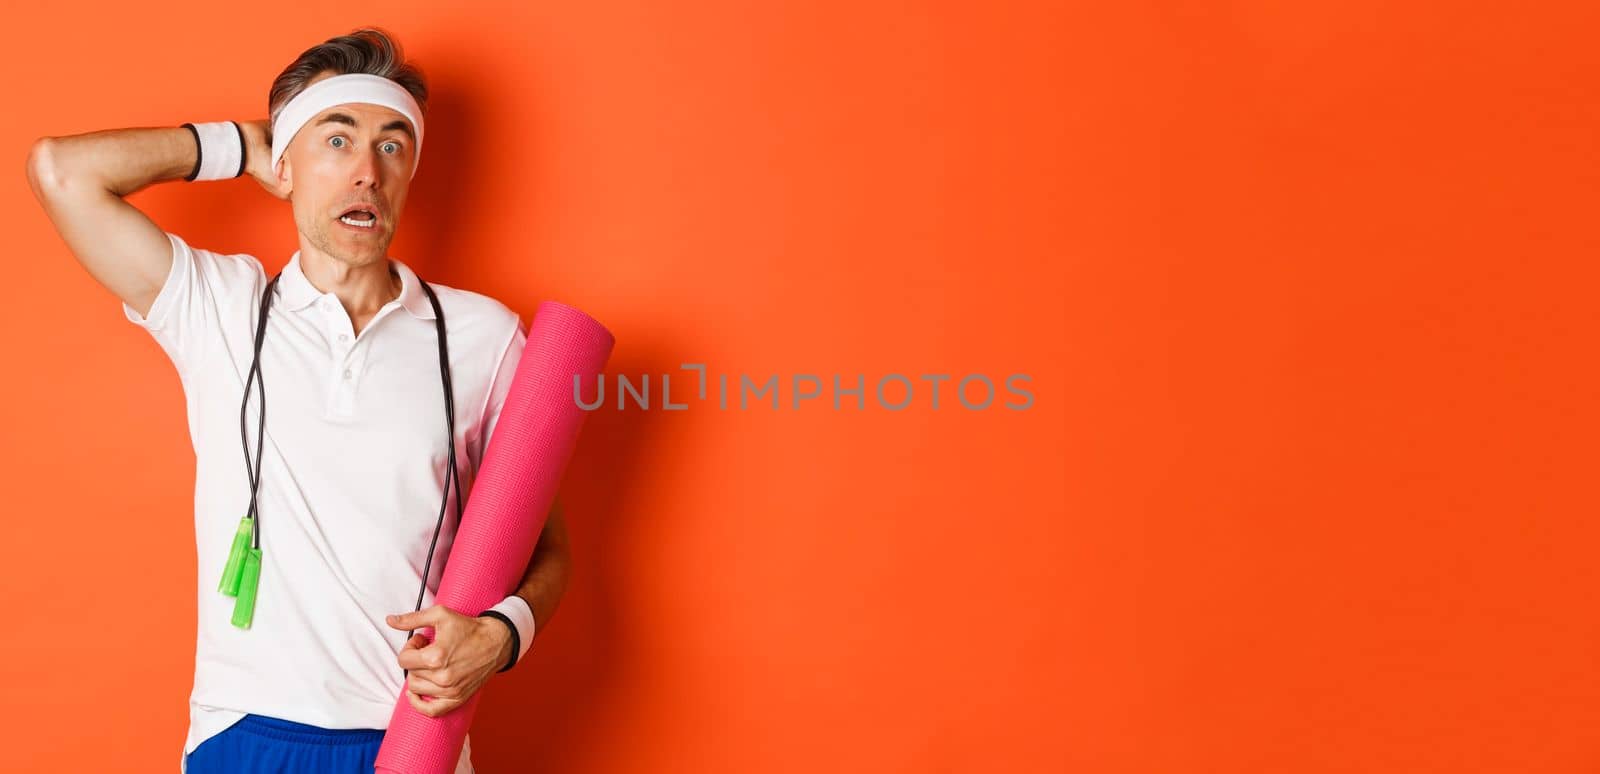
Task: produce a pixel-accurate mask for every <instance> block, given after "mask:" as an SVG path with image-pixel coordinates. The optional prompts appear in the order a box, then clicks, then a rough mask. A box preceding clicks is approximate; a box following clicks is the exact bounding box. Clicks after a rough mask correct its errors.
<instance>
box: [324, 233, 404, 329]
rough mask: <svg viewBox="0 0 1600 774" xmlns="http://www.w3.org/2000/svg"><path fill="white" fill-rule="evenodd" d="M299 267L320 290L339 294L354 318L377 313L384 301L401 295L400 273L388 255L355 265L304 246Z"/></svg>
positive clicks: (340, 299) (386, 301)
mask: <svg viewBox="0 0 1600 774" xmlns="http://www.w3.org/2000/svg"><path fill="white" fill-rule="evenodd" d="M300 271H301V273H303V274H305V276H306V280H307V281H308V282H310V283H311V286H312V287H315V288H316V289H317V290H318V291H320V292H323V293H332V294H334V295H335V296H338V298H339V303H340V304H342V305H343V306H344V308H345V311H346V313H348V314H349V315H350V316H351V317H352V318H365V317H370V316H371V315H374V314H377V313H378V310H379V309H382V308H383V305H384V304H387V303H389V302H390V301H393V300H394V299H396V298H399V297H400V290H401V287H402V285H401V282H400V274H399V272H397V271H396V270H395V269H394V267H393V266H392V265H391V263H390V261H389V260H388V259H387V258H385V259H383V260H380V261H374V262H371V263H367V264H364V265H360V266H355V265H351V264H349V263H345V262H344V261H340V260H337V259H335V258H331V257H328V256H326V255H323V254H321V253H320V252H318V251H316V250H305V249H302V250H301V251H300Z"/></svg>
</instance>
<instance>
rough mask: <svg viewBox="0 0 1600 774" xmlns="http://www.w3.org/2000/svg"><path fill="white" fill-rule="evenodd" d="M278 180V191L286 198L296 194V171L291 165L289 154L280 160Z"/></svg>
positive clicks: (285, 154)
mask: <svg viewBox="0 0 1600 774" xmlns="http://www.w3.org/2000/svg"><path fill="white" fill-rule="evenodd" d="M277 178H278V190H279V191H281V192H282V193H283V195H284V198H288V196H289V194H291V193H294V169H293V168H292V167H291V166H290V164H289V154H288V153H284V154H283V155H282V156H280V157H279V158H278V168H277Z"/></svg>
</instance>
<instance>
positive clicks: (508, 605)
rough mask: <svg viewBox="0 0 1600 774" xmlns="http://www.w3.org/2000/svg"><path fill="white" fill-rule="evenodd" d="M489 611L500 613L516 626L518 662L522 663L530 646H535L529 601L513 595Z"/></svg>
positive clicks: (531, 610) (531, 609)
mask: <svg viewBox="0 0 1600 774" xmlns="http://www.w3.org/2000/svg"><path fill="white" fill-rule="evenodd" d="M489 609H490V610H495V611H498V612H499V613H500V614H502V615H504V616H505V617H507V618H510V619H511V622H512V623H514V624H516V626H517V661H521V660H522V656H523V654H524V653H527V652H528V646H530V645H532V644H533V631H534V628H535V625H534V621H533V608H531V607H528V601H527V600H525V599H523V598H522V597H519V596H517V595H516V594H512V595H511V596H509V597H506V598H505V599H502V600H500V603H499V604H497V605H495V606H494V607H491V608H489Z"/></svg>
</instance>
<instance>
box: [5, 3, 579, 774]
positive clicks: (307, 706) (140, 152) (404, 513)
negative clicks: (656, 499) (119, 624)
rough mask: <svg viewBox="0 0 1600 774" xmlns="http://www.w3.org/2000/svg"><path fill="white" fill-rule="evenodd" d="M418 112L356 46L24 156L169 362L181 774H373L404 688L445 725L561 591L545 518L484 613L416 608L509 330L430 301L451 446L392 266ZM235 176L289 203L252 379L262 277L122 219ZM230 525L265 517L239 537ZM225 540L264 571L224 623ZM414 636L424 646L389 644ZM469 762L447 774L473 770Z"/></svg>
mask: <svg viewBox="0 0 1600 774" xmlns="http://www.w3.org/2000/svg"><path fill="white" fill-rule="evenodd" d="M352 76H356V77H352ZM373 76H376V78H373ZM334 78H337V79H338V80H337V81H330V83H328V84H325V86H327V87H336V86H341V85H344V84H351V85H352V89H353V90H351V91H347V92H343V91H341V92H334V91H332V90H331V89H330V88H324V89H321V90H313V91H308V89H311V87H313V86H315V85H316V84H318V83H319V82H321V81H323V80H326V79H334ZM357 87H359V88H357ZM313 95H320V96H317V97H315V98H314V97H313ZM349 95H358V96H349ZM369 95H375V96H369ZM297 98H299V101H297ZM343 98H348V99H350V101H347V102H340V103H339V104H331V105H325V106H324V105H321V104H320V103H317V102H315V101H314V100H315V99H323V100H338V99H343ZM307 100H311V101H307ZM426 102H427V86H426V84H425V82H424V79H423V77H422V75H421V73H420V72H419V71H418V70H417V69H416V68H415V67H414V66H412V65H409V64H406V63H405V62H404V60H403V57H402V56H401V54H400V50H399V47H398V45H396V44H395V43H394V41H393V40H392V38H391V37H390V36H389V35H387V34H386V33H384V32H383V31H382V30H378V29H371V28H369V29H361V30H356V31H355V32H353V33H352V34H350V35H343V36H339V37H335V38H332V39H330V40H328V41H327V42H325V43H323V44H321V45H318V46H315V47H313V48H311V49H309V50H307V51H306V52H305V53H303V54H301V55H300V57H299V58H297V59H296V60H295V61H294V62H293V63H291V64H290V65H289V66H288V67H287V68H285V69H284V71H283V72H282V74H280V75H279V76H278V78H277V79H276V80H275V82H274V83H273V85H272V89H271V92H270V97H269V115H270V116H271V119H270V120H261V121H241V122H237V123H236V124H235V123H234V122H217V123H212V124H198V125H194V124H186V125H183V126H178V127H170V128H132V129H120V130H110V131H102V132H92V133H88V134H83V135H74V136H69V137H50V138H44V139H41V140H39V141H38V142H37V143H35V145H34V147H33V151H32V153H31V154H30V157H29V160H28V177H29V181H30V184H31V185H32V187H33V190H34V193H35V195H36V196H37V197H38V198H39V200H40V202H41V203H42V205H43V206H44V209H45V211H46V212H47V213H48V215H49V217H50V219H51V220H52V221H53V222H54V224H55V226H56V228H57V230H58V231H59V232H60V234H61V236H62V239H63V240H64V241H65V242H66V244H67V246H68V247H69V248H70V249H71V251H72V253H73V254H74V255H75V256H76V257H77V259H78V261H79V262H81V263H82V264H83V266H84V268H85V269H87V270H88V271H89V273H90V274H91V275H92V276H93V277H94V278H95V279H96V280H97V281H98V282H100V283H101V284H102V285H104V286H105V287H106V288H107V289H109V290H110V291H111V292H112V293H114V294H116V295H117V296H118V297H119V298H121V299H122V301H123V310H124V314H125V315H126V316H127V318H128V319H129V320H130V321H131V322H133V323H135V324H137V325H139V326H141V327H143V328H145V329H146V330H148V331H149V332H150V333H151V335H152V336H153V337H154V338H155V339H156V341H157V342H158V343H159V344H160V346H161V347H162V349H163V350H164V351H165V352H166V353H167V355H168V356H169V357H170V359H171V360H172V362H173V364H174V365H175V367H176V368H177V370H178V373H179V375H180V377H181V381H182V385H183V389H184V394H185V397H186V401H187V411H188V422H189V430H190V436H191V439H192V441H193V444H194V450H195V463H196V474H195V537H196V548H197V551H198V558H199V597H198V599H199V616H198V636H197V641H196V651H195V679H194V686H193V691H192V693H191V694H190V700H189V701H190V724H189V732H188V736H187V738H186V740H185V742H184V755H183V757H182V759H181V764H180V771H189V772H197V773H198V772H211V771H228V772H249V771H280V770H292V771H349V772H355V771H367V772H370V771H372V769H373V761H374V759H375V758H376V755H377V750H378V746H379V744H380V743H381V741H382V731H383V729H385V728H387V725H388V722H389V718H390V716H391V713H392V711H393V709H394V703H395V701H397V697H398V696H399V695H400V694H401V692H402V690H403V691H404V693H405V695H406V697H407V699H408V700H409V701H410V703H411V706H413V707H415V708H416V709H417V710H418V711H420V712H423V713H425V714H428V715H431V716H439V715H442V714H444V713H447V712H449V711H451V710H453V709H455V708H456V707H458V706H460V705H461V704H462V703H463V702H465V701H466V700H467V699H468V698H469V697H471V696H472V695H473V694H474V693H475V692H476V691H478V690H479V689H480V688H481V687H482V686H483V684H484V683H485V681H487V680H488V679H489V678H490V677H491V676H493V675H494V674H495V673H497V672H498V671H501V670H503V669H504V668H507V667H508V666H509V665H512V664H514V663H515V662H516V660H517V658H518V657H519V656H520V655H521V654H522V653H524V652H526V650H527V649H528V647H529V646H530V645H531V643H532V639H533V637H534V634H535V631H536V627H535V625H534V624H535V621H537V622H538V624H539V625H538V627H537V629H542V628H543V627H544V626H545V625H547V624H548V621H549V617H550V616H551V614H552V613H554V611H555V608H556V604H557V602H558V601H559V599H560V596H561V593H562V591H563V589H564V587H565V584H566V577H567V572H568V563H569V560H568V553H567V544H566V527H565V523H564V521H563V519H562V517H561V512H560V508H559V505H557V506H556V507H555V508H553V509H552V512H551V514H550V516H549V518H548V520H547V522H546V527H545V529H544V531H543V533H542V534H541V535H540V539H539V541H538V545H537V548H536V550H535V552H534V556H533V559H532V561H531V562H530V563H529V566H528V568H527V571H526V573H525V574H524V576H523V579H522V581H521V584H520V586H519V588H518V589H517V590H516V592H515V593H514V594H513V595H512V596H510V597H508V598H507V599H506V600H505V602H503V603H501V604H499V605H496V606H495V607H494V608H491V609H490V610H489V611H482V614H481V615H477V613H479V612H480V611H462V612H457V611H452V610H449V609H447V608H445V607H443V606H441V605H434V604H432V603H431V598H432V597H431V595H432V594H433V593H434V592H436V591H437V589H438V582H439V579H440V578H441V577H442V574H443V568H444V566H445V563H446V561H447V557H448V555H449V550H450V546H451V544H452V542H453V538H454V536H455V528H456V518H455V514H456V512H457V507H458V506H459V505H461V504H462V503H460V502H458V501H457V499H456V498H455V497H454V496H453V495H452V493H451V489H452V488H451V487H449V486H447V474H448V472H449V471H448V468H449V460H450V459H451V457H450V448H451V447H450V445H449V444H454V445H455V447H456V448H458V449H459V450H460V451H461V454H460V455H459V456H460V458H464V460H465V463H464V464H458V465H457V470H456V476H457V478H456V480H457V482H458V484H459V489H460V491H461V492H466V491H469V490H470V486H471V482H472V479H473V478H474V477H475V475H476V473H477V470H478V468H479V465H480V463H481V461H482V456H483V452H484V449H485V448H487V446H488V443H489V439H490V437H491V435H492V432H493V429H494V423H495V421H496V419H497V418H498V416H499V413H500V407H501V405H502V403H503V402H504V400H505V397H506V393H507V390H508V388H509V386H510V382H511V379H512V376H513V374H514V373H515V370H516V366H517V363H518V362H519V360H520V358H521V355H522V349H523V346H524V343H525V340H526V339H525V337H526V330H525V329H524V328H523V327H522V325H521V321H520V319H519V317H518V315H517V314H516V313H515V312H513V311H512V310H511V309H509V308H507V307H506V306H505V305H504V304H501V303H500V302H498V301H496V300H494V299H492V298H489V297H487V296H484V295H480V294H477V293H472V292H469V291H466V290H460V289H455V288H450V287H447V286H443V285H438V284H433V290H434V292H435V293H436V294H437V295H436V299H437V302H438V304H439V305H440V306H439V309H440V310H441V311H442V312H443V316H444V318H445V320H446V322H447V330H448V336H447V341H448V360H449V366H450V380H451V382H452V383H453V394H454V397H453V401H454V405H455V406H456V407H457V408H456V410H455V411H454V412H453V413H454V414H455V417H454V420H453V421H454V431H455V437H454V438H451V439H449V442H448V443H447V441H446V435H447V423H446V422H445V421H443V420H444V414H445V411H444V408H443V403H444V397H443V396H444V389H443V386H442V375H441V373H440V354H439V349H438V341H437V329H436V326H437V315H436V314H435V313H434V308H433V306H432V303H433V301H434V297H433V296H430V295H429V294H428V293H427V292H426V289H424V288H423V286H422V284H421V282H420V280H419V279H418V277H417V275H416V274H415V272H413V271H412V270H411V268H410V267H409V266H407V265H406V264H405V263H403V262H401V261H399V260H396V259H393V258H390V257H389V256H388V246H389V243H390V241H391V240H392V238H393V237H394V233H395V229H396V227H397V225H398V222H399V218H400V213H401V210H402V208H403V207H404V205H405V201H406V194H407V191H408V188H409V186H410V181H411V176H412V175H413V174H414V173H415V170H416V165H417V163H418V161H419V159H420V156H419V152H420V148H421V141H422V139H423V136H424V134H425V133H424V127H423V126H422V121H421V111H422V109H423V108H424V107H425V106H426ZM316 108H320V109H316ZM313 109H314V110H313ZM302 114H303V115H302ZM286 122H287V123H288V124H289V126H285V123H286ZM235 126H236V128H235ZM275 128H276V129H278V130H280V131H279V133H278V134H277V135H275V134H274V133H273V130H274V129H275ZM275 140H276V142H275ZM243 173H248V174H249V175H250V176H251V177H253V178H255V179H256V180H257V181H258V182H259V183H260V184H261V185H262V186H263V187H264V188H266V190H267V191H268V192H270V193H272V194H273V195H274V196H276V197H278V198H280V199H287V200H288V201H289V202H290V204H291V206H292V210H293V213H294V219H295V225H296V228H297V230H298V232H299V246H300V249H299V250H298V251H297V252H296V253H295V254H294V255H293V256H292V257H291V258H290V260H289V262H288V264H287V265H286V266H285V267H284V269H283V270H282V273H281V275H280V276H279V279H278V281H277V282H276V283H275V286H274V287H273V288H272V294H271V298H270V301H271V305H270V307H269V310H268V316H267V323H266V327H265V329H264V331H265V333H264V338H263V339H262V340H261V341H262V343H261V345H260V347H261V349H260V355H259V361H258V363H257V366H258V369H259V370H254V369H252V363H253V362H257V361H255V360H254V357H255V349H256V346H257V340H256V325H257V320H258V319H259V318H258V312H259V310H260V307H261V303H262V301H263V295H264V294H265V293H266V291H267V287H268V276H267V273H266V271H265V270H264V268H263V266H262V264H261V262H260V261H259V260H257V259H256V258H254V257H252V256H249V255H243V254H236V255H221V254H218V253H215V252H212V251H209V250H204V249H200V248H198V247H194V246H191V245H190V244H188V242H187V241H186V240H184V239H182V238H180V237H179V236H178V235H176V234H172V233H170V232H165V231H163V230H162V229H161V228H159V227H157V226H156V225H155V223H153V222H152V221H151V220H150V219H149V218H148V217H147V216H145V215H144V214H143V213H141V212H140V211H138V210H137V209H135V208H134V207H133V206H132V205H130V204H128V203H127V202H126V201H124V199H123V197H124V196H126V195H128V194H130V193H132V192H134V191H137V190H139V189H141V188H144V187H146V186H148V185H150V184H152V183H155V182H158V181H166V180H173V179H178V178H182V179H186V180H195V181H203V180H210V179H221V178H226V177H233V176H238V175H239V174H243ZM203 190H204V187H201V188H200V189H199V190H198V191H197V193H199V192H200V191H203ZM430 284H432V283H430ZM252 376H258V377H259V378H260V381H259V382H258V386H257V388H256V389H257V392H256V394H255V397H254V399H252V398H251V397H250V396H249V394H248V393H247V392H246V386H247V384H250V383H251V381H252ZM267 383H270V384H271V387H272V389H271V391H270V394H271V396H272V399H271V406H272V416H271V417H266V416H265V415H264V413H262V412H264V410H265V405H264V396H265V395H266V394H267V393H266V389H265V388H266V384H267ZM241 406H242V407H243V408H244V409H247V410H246V411H244V414H245V417H246V418H247V419H248V422H242V421H240V414H241ZM258 422H262V423H264V427H265V431H264V434H262V433H259V432H256V428H257V426H258ZM241 425H246V427H241ZM240 431H244V432H245V433H246V441H245V443H244V447H245V449H244V453H243V455H241V452H240V446H241V444H240V436H239V435H238V434H237V433H239V432H240ZM252 433H253V435H252ZM256 449H260V453H259V454H256ZM241 456H243V457H244V459H245V465H246V467H245V468H244V469H243V470H241V466H240V464H239V463H240V460H241ZM440 500H444V501H445V502H446V503H448V509H447V511H446V512H447V513H448V514H449V516H448V518H446V517H444V516H441V515H440V506H439V504H438V503H439V502H440ZM247 508H248V511H249V512H250V513H254V514H258V515H256V516H255V517H254V518H255V519H256V521H254V522H251V523H252V524H253V526H252V527H251V528H249V529H246V528H244V527H243V526H242V525H244V524H246V523H247V522H241V521H239V518H240V516H242V515H247V513H246V511H247ZM440 519H443V522H442V525H441V523H440ZM436 531H437V538H436V539H437V543H436V544H435V533H436ZM236 534H251V535H254V536H255V540H256V547H258V548H259V549H260V551H261V558H260V559H259V575H258V576H257V577H256V578H254V579H252V580H254V584H252V591H253V592H254V596H253V599H254V603H253V607H248V606H247V608H246V609H245V611H244V614H243V616H242V619H241V616H240V615H238V613H239V611H240V610H241V606H242V603H243V599H244V597H243V594H242V593H239V592H235V593H233V594H232V595H230V594H229V593H219V590H218V588H217V587H216V586H215V585H214V584H216V583H217V579H218V578H219V577H224V578H226V577H227V576H226V575H225V572H224V571H225V566H224V565H225V563H227V562H228V559H229V556H230V554H229V548H230V546H231V545H235V543H234V540H235V535H236ZM425 567H426V569H425ZM227 569H228V570H230V571H231V570H232V569H233V568H232V567H231V566H230V567H228V568H227ZM424 576H426V577H424ZM424 585H425V586H426V594H425V601H424V604H423V609H422V610H421V611H419V612H412V611H413V609H414V608H415V606H416V604H417V594H418V593H419V591H420V590H421V589H420V587H422V586H424ZM463 613H468V614H463ZM241 620H242V621H243V623H241ZM425 626H431V627H434V630H435V637H436V638H435V641H434V642H433V643H431V644H429V643H428V642H427V640H426V639H424V638H423V637H422V635H421V634H415V635H414V636H411V637H410V638H409V640H408V639H407V632H410V631H413V630H415V629H418V628H421V627H425ZM424 646H426V647H424ZM405 670H409V673H406V672H405ZM424 697H426V698H424ZM470 752H471V745H470V742H469V743H468V744H467V745H466V746H465V748H464V749H463V751H462V754H461V758H460V761H459V763H458V765H457V768H456V771H457V772H458V774H461V773H463V772H465V773H468V774H470V772H471V771H472V765H471V760H470V758H471V756H470Z"/></svg>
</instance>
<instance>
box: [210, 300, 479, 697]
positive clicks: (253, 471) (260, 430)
mask: <svg viewBox="0 0 1600 774" xmlns="http://www.w3.org/2000/svg"><path fill="white" fill-rule="evenodd" d="M282 276H283V272H281V271H280V272H278V274H276V275H274V276H273V278H272V281H271V282H269V283H267V287H266V290H264V291H263V292H262V294H261V313H260V317H259V319H258V320H257V322H256V339H255V356H254V357H253V358H252V359H251V362H250V373H249V374H248V375H246V376H245V385H244V400H243V401H241V402H240V404H239V438H240V440H241V442H242V443H243V444H244V469H245V475H246V476H248V477H249V479H250V510H249V511H248V512H247V515H248V516H251V517H253V519H252V521H251V532H252V542H251V546H252V547H253V548H255V549H257V550H259V549H260V548H261V515H260V514H259V513H257V512H256V493H257V491H258V490H259V489H260V486H261V452H262V442H263V439H264V438H265V437H266V427H267V386H266V383H265V382H264V381H263V380H262V377H261V344H262V342H263V341H264V340H265V339H266V334H267V309H268V308H269V307H270V306H272V294H273V289H274V288H276V287H277V285H278V278H279V277H282ZM417 281H418V282H421V283H422V289H423V290H424V291H426V292H427V294H428V301H429V303H431V304H433V316H434V319H435V322H436V324H437V327H438V336H439V376H440V380H441V381H442V382H443V384H444V416H445V429H446V432H447V435H446V436H445V437H446V438H448V439H449V442H450V469H449V470H448V471H446V473H445V485H444V500H443V501H442V502H440V503H439V519H438V523H437V524H435V525H434V528H433V540H432V541H430V542H429V543H428V558H427V561H426V562H425V563H424V564H423V566H422V587H421V588H419V589H417V606H416V610H421V609H422V599H423V596H424V595H425V594H426V593H427V590H428V575H429V570H430V569H431V568H432V567H433V552H434V549H435V548H436V547H437V546H438V544H439V533H440V532H441V531H442V530H443V529H444V516H445V513H447V512H448V510H449V507H450V490H451V488H452V485H453V486H454V489H455V493H456V522H457V523H458V524H459V523H460V521H461V476H460V475H459V474H458V473H456V408H455V390H454V389H453V387H452V386H451V383H450V349H449V345H448V344H447V343H446V339H445V326H444V309H442V308H440V306H439V299H438V297H437V296H435V295H434V292H433V288H431V287H429V286H428V283H427V282H423V281H422V280H421V278H418V280H417ZM252 380H254V383H255V385H256V390H257V392H258V393H260V396H261V397H260V408H259V412H258V414H259V418H258V421H257V424H256V457H255V466H254V467H253V468H252V467H251V462H250V438H249V435H248V433H247V430H246V428H247V427H248V425H247V424H246V417H247V416H248V414H247V412H246V407H247V406H248V405H249V403H250V385H251V382H252ZM416 631H417V630H416V629H412V630H411V631H409V632H406V641H407V642H410V641H411V636H412V635H413V634H415V633H416ZM403 674H407V675H409V674H410V670H403Z"/></svg>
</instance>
